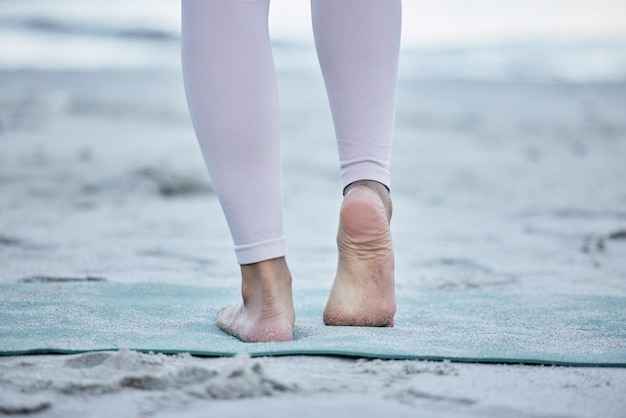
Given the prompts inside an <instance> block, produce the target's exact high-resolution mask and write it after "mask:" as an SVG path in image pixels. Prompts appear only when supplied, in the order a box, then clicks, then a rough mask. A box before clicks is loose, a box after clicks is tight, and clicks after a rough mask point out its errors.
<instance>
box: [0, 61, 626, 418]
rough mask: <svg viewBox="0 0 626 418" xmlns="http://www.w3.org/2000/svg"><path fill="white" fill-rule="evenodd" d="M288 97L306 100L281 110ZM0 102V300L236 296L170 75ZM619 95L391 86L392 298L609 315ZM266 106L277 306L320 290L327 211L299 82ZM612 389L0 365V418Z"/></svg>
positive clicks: (595, 399)
mask: <svg viewBox="0 0 626 418" xmlns="http://www.w3.org/2000/svg"><path fill="white" fill-rule="evenodd" d="M306 77H310V79H309V83H308V84H307V85H308V86H309V87H307V90H306V93H307V96H308V97H309V98H310V100H308V101H302V100H298V97H299V96H300V95H301V94H302V89H301V88H299V87H298V86H299V84H300V82H301V80H302V79H303V78H306ZM0 80H1V82H0V83H1V85H0V89H1V90H2V92H3V94H2V96H1V97H2V98H1V99H0V108H1V109H2V113H1V122H2V124H1V125H2V131H1V132H0V140H1V141H2V143H3V147H2V148H3V152H2V154H0V195H1V196H2V199H1V200H0V205H1V208H0V210H1V213H2V217H1V218H0V231H1V233H0V263H1V265H2V269H1V270H0V280H2V281H3V282H15V281H18V280H22V279H24V278H32V277H40V278H46V277H47V278H53V279H54V278H86V277H100V278H104V279H106V280H108V281H112V282H122V283H132V282H145V281H160V282H168V283H177V284H193V285H202V286H212V285H224V284H225V283H232V286H233V287H237V286H238V283H237V266H236V264H235V262H234V256H233V254H232V251H231V249H230V245H229V244H230V241H229V240H230V238H229V236H228V232H227V230H226V226H225V223H224V221H223V219H222V216H221V213H220V210H219V206H218V203H217V201H216V199H215V196H214V195H213V193H212V188H211V185H210V183H209V181H208V179H207V176H206V174H205V169H204V166H203V163H202V161H201V158H200V155H199V152H198V149H197V144H196V142H195V138H194V135H193V132H192V128H191V125H190V123H189V120H188V116H187V113H186V107H185V102H184V97H183V93H182V88H181V80H180V75H179V73H177V72H176V71H165V70H163V71H100V72H98V71H66V72H64V71H15V72H13V71H5V72H4V73H3V74H2V77H0ZM625 93H626V84H622V83H614V84H598V83H594V84H589V85H581V84H578V85H577V84H563V83H560V84H529V83H526V84H524V83H518V84H516V83H498V82H493V83H487V82H463V81H457V82H451V81H440V82H437V81H429V82H424V81H420V80H411V79H409V78H404V79H402V80H401V82H400V97H399V103H398V117H397V133H396V138H397V139H396V142H395V144H394V191H393V196H394V202H395V206H396V209H395V214H394V216H395V217H394V220H393V223H392V227H393V231H394V238H395V246H396V251H397V280H398V283H397V291H398V292H399V293H403V294H409V295H410V294H411V293H412V292H420V291H424V290H446V291H450V292H480V291H490V292H510V293H520V292H537V293H542V294H545V293H548V294H549V293H554V294H562V293H567V294H572V293H574V294H598V295H603V294H607V295H625V294H626V281H625V280H624V279H625V275H626V257H625V255H626V240H625V239H624V232H625V230H626V212H625V211H624V203H625V202H626V194H625V193H626V189H625V188H624V186H623V184H622V181H621V180H620V179H623V178H625V176H626V166H624V164H623V156H624V155H626V154H625V152H626V149H625V148H626V141H625V138H624V135H625V134H626V118H624V117H623V114H622V113H621V112H620V109H624V108H625V105H626V94H625ZM281 94H282V96H281V98H282V100H283V113H284V117H283V121H284V126H283V136H284V154H285V208H286V209H285V210H286V230H287V234H288V237H289V249H290V253H289V257H290V264H291V267H292V269H293V272H294V277H295V287H296V289H304V288H315V289H318V288H319V289H328V288H329V287H330V283H331V280H332V276H333V272H334V267H335V249H334V233H335V228H336V211H337V208H338V204H339V197H340V194H339V192H338V190H339V182H338V176H337V169H336V167H335V163H334V158H330V157H329V156H334V155H335V153H336V151H335V149H334V140H333V137H332V125H331V124H330V120H329V114H328V111H327V110H326V109H325V106H326V103H325V98H324V92H323V89H322V84H321V80H320V79H319V76H317V75H315V74H314V73H306V74H305V73H301V72H289V71H285V72H284V73H283V74H281ZM418 98H419V100H418ZM39 280H41V281H42V282H43V281H45V280H43V279H39ZM229 302H230V301H225V304H226V303H229ZM400 309H401V307H400ZM211 320H212V318H207V321H211ZM546 332H549V330H546ZM624 389H626V371H625V370H623V369H611V368H565V367H537V366H523V365H479V364H460V363H432V362H420V361H383V360H365V359H351V358H332V357H278V358H258V359H250V358H247V357H245V356H244V357H237V358H194V357H191V356H186V355H178V356H165V355H160V354H140V353H136V352H131V351H126V350H122V351H120V352H115V353H87V354H82V355H71V356H26V357H24V356H20V357H3V358H0V411H2V412H3V413H5V414H13V413H17V414H33V415H36V416H45V417H56V416H68V415H83V416H111V415H118V416H129V417H130V416H187V417H194V416H206V415H207V414H217V415H218V416H244V415H249V414H250V413H252V412H253V411H258V410H259V408H262V411H263V416H269V415H275V416H291V415H293V414H294V413H298V414H304V415H305V416H319V415H321V414H326V415H328V416H340V415H341V416H344V415H349V416H375V415H380V414H382V413H386V414H389V413H392V414H394V415H397V416H416V415H418V416H422V415H423V416H458V415H464V416H580V417H592V416H614V417H617V416H624V411H625V410H626V402H625V401H624V398H623V393H624ZM307 414H308V415H307Z"/></svg>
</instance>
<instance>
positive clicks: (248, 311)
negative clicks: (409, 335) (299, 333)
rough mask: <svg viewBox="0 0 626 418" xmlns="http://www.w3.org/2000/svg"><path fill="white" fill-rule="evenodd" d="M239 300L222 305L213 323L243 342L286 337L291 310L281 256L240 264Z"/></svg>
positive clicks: (288, 336) (290, 334) (291, 321)
mask: <svg viewBox="0 0 626 418" xmlns="http://www.w3.org/2000/svg"><path fill="white" fill-rule="evenodd" d="M241 277H242V282H241V294H242V296H243V302H240V303H238V304H235V305H232V306H229V307H228V308H225V309H222V310H221V311H220V312H219V313H218V315H217V325H218V326H219V327H220V328H221V329H223V330H224V331H226V332H227V333H229V334H231V335H233V336H235V337H237V338H239V339H241V340H242V341H246V342H269V341H290V340H292V339H293V326H294V320H295V313H294V308H293V300H292V296H291V274H290V273H289V268H288V267H287V263H286V261H285V258H284V257H281V258H275V259H272V260H267V261H262V262H260V263H254V264H246V265H243V266H241Z"/></svg>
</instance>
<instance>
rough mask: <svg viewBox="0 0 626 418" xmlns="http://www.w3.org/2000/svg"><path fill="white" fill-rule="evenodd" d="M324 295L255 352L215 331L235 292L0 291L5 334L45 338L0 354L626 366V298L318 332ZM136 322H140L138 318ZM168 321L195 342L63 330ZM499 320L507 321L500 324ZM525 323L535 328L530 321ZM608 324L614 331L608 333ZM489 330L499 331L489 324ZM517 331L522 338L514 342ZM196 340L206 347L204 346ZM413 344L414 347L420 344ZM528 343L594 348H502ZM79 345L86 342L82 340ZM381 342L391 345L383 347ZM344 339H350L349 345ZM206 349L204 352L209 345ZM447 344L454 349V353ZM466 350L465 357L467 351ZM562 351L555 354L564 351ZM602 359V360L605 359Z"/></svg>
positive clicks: (565, 299)
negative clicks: (292, 331) (72, 323)
mask: <svg viewBox="0 0 626 418" xmlns="http://www.w3.org/2000/svg"><path fill="white" fill-rule="evenodd" d="M326 295H327V291H325V290H311V291H303V292H296V295H295V297H296V311H297V313H298V317H299V319H298V320H297V322H296V336H295V338H296V340H295V341H292V342H287V343H254V344H249V343H242V342H240V341H237V340H236V339H234V338H233V337H230V336H228V335H226V334H225V333H223V332H221V331H219V330H218V329H217V327H215V325H213V323H212V322H213V318H214V315H215V312H216V311H217V309H218V308H219V307H220V306H223V305H226V304H228V303H230V302H232V301H234V300H237V298H238V294H237V291H236V290H235V289H223V288H218V289H214V288H208V287H191V286H177V285H164V284H156V283H153V284H149V283H148V284H133V285H126V284H115V283H106V282H105V283H88V284H87V283H72V284H70V283H63V284H58V283H54V284H42V283H36V284H23V283H21V284H0V308H2V309H0V335H2V334H3V333H7V330H9V331H10V330H11V329H13V330H14V331H15V330H16V329H15V328H11V326H10V324H7V321H10V319H11V318H9V317H8V316H7V315H9V316H10V315H11V313H9V314H6V313H5V312H6V311H7V309H8V310H9V311H11V309H13V311H12V312H13V318H14V319H15V318H18V317H19V316H20V315H22V316H28V315H32V318H30V322H29V320H24V318H23V317H19V320H20V321H21V325H22V326H26V327H27V328H26V331H25V332H23V334H24V335H26V336H28V335H29V332H28V331H29V330H31V331H32V332H39V333H41V332H43V337H44V339H43V340H37V339H36V338H35V339H34V341H30V342H27V343H26V344H25V346H24V347H19V348H18V347H16V346H13V347H8V346H6V344H5V343H3V342H2V340H3V339H4V338H0V355H24V354H75V353H84V352H89V351H103V350H106V351H110V350H118V349H121V348H127V349H131V350H136V351H141V352H159V353H165V354H175V353H190V354H192V355H198V356H233V355H237V354H241V353H247V354H249V355H250V356H254V357H260V356H284V355H330V356H347V357H364V358H381V359H417V360H448V361H455V362H479V363H509V364H538V365H541V364H543V365H559V366H593V367H626V319H624V318H626V298H625V297H614V296H574V295H569V296H568V295H552V296H545V295H506V294H481V293H466V292H458V293H445V292H425V293H421V294H419V295H418V296H416V297H415V298H402V297H401V298H399V300H398V305H399V309H398V314H397V316H396V327H395V328H370V329H363V328H360V329H359V328H352V327H325V326H324V325H322V324H321V310H322V308H323V306H324V303H325V298H326ZM298 301H300V302H299V303H298ZM514 302H515V303H514ZM94 305H95V306H94ZM46 309H47V310H48V311H47V312H48V313H50V312H53V313H56V314H58V315H59V316H63V315H65V317H63V318H61V319H58V321H56V322H55V319H54V318H52V319H51V318H49V317H48V318H47V319H46ZM42 311H43V313H42ZM436 311H439V313H437V312H436ZM138 313H139V314H140V315H137V314H138ZM155 313H156V315H157V316H155ZM172 314H176V315H178V316H179V318H178V319H177V320H175V321H172V322H170V323H167V324H165V325H164V326H163V328H164V329H166V328H167V325H168V324H169V325H171V326H174V327H178V328H185V326H187V328H189V325H191V332H190V330H189V329H187V331H180V332H179V333H176V332H175V336H176V337H178V336H181V337H182V339H183V340H184V339H187V340H188V341H190V343H189V344H188V345H186V346H185V344H184V343H183V347H180V346H177V344H176V343H168V342H167V341H166V340H167V339H168V338H172V335H171V334H169V335H167V334H164V335H161V336H159V335H156V336H154V335H147V337H148V339H149V338H153V340H154V339H155V341H157V342H152V343H144V344H142V343H141V342H140V340H141V338H138V339H135V340H134V341H133V338H130V339H127V340H126V341H124V336H127V337H128V336H131V337H132V335H131V334H132V333H133V332H134V328H132V327H131V328H129V329H128V330H126V331H124V332H125V333H126V334H124V332H122V337H119V338H118V339H117V340H116V341H115V342H113V341H109V342H108V343H106V342H103V341H102V340H98V337H101V336H102V333H103V332H106V331H102V332H98V331H94V330H93V329H90V328H88V327H86V326H84V330H82V329H81V330H80V331H76V330H73V331H67V330H66V329H64V328H63V327H64V326H67V321H68V318H69V319H72V318H73V319H74V320H76V321H78V323H80V320H81V319H83V320H84V316H85V315H87V316H89V315H91V316H92V317H93V318H96V319H97V320H102V318H101V317H102V316H104V317H107V316H109V317H110V318H109V319H110V321H109V320H104V321H101V322H102V323H104V324H105V325H107V326H111V325H113V328H111V329H113V330H116V328H117V327H119V326H120V325H125V323H124V321H126V320H127V319H128V318H133V319H135V320H137V318H139V319H140V320H143V319H145V318H144V316H145V317H146V318H148V321H147V323H146V324H147V325H146V326H145V327H141V326H138V329H140V330H141V331H142V332H143V331H145V330H146V329H148V330H149V331H150V327H152V326H157V325H163V324H161V323H160V322H159V321H161V316H163V315H165V316H168V315H172ZM16 315H17V316H16ZM142 315H143V316H142ZM572 315H573V316H572ZM524 316H525V317H524ZM579 316H580V318H578V317H579ZM190 317H192V318H190ZM502 317H505V318H504V320H503V319H502ZM520 317H522V318H520ZM535 317H539V318H540V319H541V318H543V319H544V320H547V322H541V321H539V325H540V326H541V325H543V326H545V325H550V324H552V325H554V324H555V322H553V319H554V318H553V317H556V318H557V321H556V324H557V325H560V326H565V327H569V329H570V331H569V333H567V332H565V333H564V332H562V331H561V332H559V330H558V329H545V330H541V329H539V330H537V329H533V328H532V326H533V325H536V324H533V323H532V320H533V318H535ZM93 318H91V319H93ZM155 318H158V320H155ZM550 318H553V319H552V320H551V319H550ZM559 318H561V319H563V318H564V320H563V321H561V322H559V320H558V319H559ZM529 320H530V321H531V322H528V321H529ZM150 321H152V322H150ZM155 321H156V322H155ZM607 321H609V322H610V323H609V324H608V325H607V323H606V322H607ZM87 322H88V321H87ZM483 322H489V323H493V324H489V325H488V324H486V323H483ZM498 322H500V323H498ZM44 324H45V325H44ZM181 324H182V325H181ZM15 325H17V324H15ZM50 325H53V326H52V328H54V326H56V327H57V328H56V330H57V331H58V332H57V331H52V332H51V335H48V336H46V334H45V332H46V331H48V332H50V331H49V330H47V329H46V327H48V326H50ZM83 325H84V324H83ZM28 327H32V328H28ZM481 327H482V328H481ZM512 327H513V328H514V329H513V331H514V332H513V333H512V336H511V335H509V332H508V331H509V330H510V329H511V328H512ZM515 327H517V328H515ZM476 328H481V329H480V332H479V333H478V334H479V335H478V336H474V335H468V334H472V331H473V330H475V329H476ZM103 329H106V327H104V328H103ZM83 331H84V332H86V333H89V332H91V333H92V336H93V337H94V339H93V340H91V339H87V340H85V341H88V343H84V344H83V345H82V346H81V343H80V342H79V344H78V347H76V346H72V341H73V340H74V339H75V337H76V338H77V336H76V335H75V334H78V333H79V332H83ZM543 331H545V332H543ZM63 332H65V333H66V334H67V333H68V332H69V334H68V335H69V336H68V335H64V334H63ZM515 332H517V333H518V335H515ZM520 332H521V334H520ZM589 332H593V333H595V334H593V335H592V337H593V338H590V337H589V335H587V334H588V333H589ZM18 333H19V332H18ZM72 333H73V334H72ZM149 333H150V332H149ZM524 333H526V334H524ZM156 334H158V332H156ZM544 334H545V335H546V337H545V338H544V337H543V335H544ZM553 334H554V335H553ZM7 335H8V334H7ZM59 335H62V337H59ZM90 335H91V334H90ZM198 335H200V338H201V339H202V343H200V344H199V343H198ZM416 335H417V338H415V337H416ZM525 335H527V336H528V337H529V338H531V339H532V338H534V339H535V340H537V339H539V341H543V342H544V343H546V344H547V345H550V342H552V343H554V338H552V337H553V336H554V337H556V339H557V340H558V338H562V339H563V338H564V337H571V336H572V335H573V336H574V337H579V338H580V337H584V338H582V339H581V341H582V342H583V343H591V346H590V347H588V348H590V350H589V352H586V351H585V350H586V348H587V347H585V346H581V347H579V352H577V353H574V354H572V353H571V352H569V351H570V349H571V344H569V345H568V344H567V341H563V343H564V344H565V346H566V348H567V349H566V350H565V351H564V352H558V351H557V352H555V353H550V352H541V349H542V347H537V346H536V345H538V344H535V345H532V344H531V345H529V346H528V347H525V346H523V345H522V346H521V348H514V347H513V348H511V347H509V346H507V345H506V344H501V345H500V346H499V347H498V346H497V345H498V342H499V341H500V340H502V338H504V340H506V339H507V338H509V340H510V341H511V342H512V343H513V345H515V344H519V343H520V342H524V339H525ZM80 336H81V335H78V337H80ZM398 336H399V337H398ZM82 337H83V339H84V336H82ZM192 337H195V338H196V339H194V338H192ZM407 337H408V338H407ZM596 337H598V338H596ZM46 338H48V340H46ZM420 338H423V340H420ZM542 338H543V340H542ZM602 338H604V340H605V341H604V340H602ZM18 339H19V338H18ZM78 339H79V340H80V338H78ZM385 339H391V340H392V341H391V343H390V344H387V345H385V341H384V340H385ZM394 339H395V340H394ZM481 339H482V340H481ZM337 340H339V341H337ZM346 340H348V341H347V343H346ZM544 340H545V341H544ZM68 341H69V342H68ZM138 341H139V342H138ZM205 341H206V344H204V342H205ZM125 342H126V343H125ZM557 342H558V341H557ZM372 343H375V344H374V346H372V345H371V344H372ZM446 343H448V345H449V346H452V349H451V348H450V347H449V346H448V345H446ZM376 344H378V345H376ZM393 344H395V346H394V345H393ZM464 344H465V347H466V348H463V346H464ZM489 344H491V345H494V344H495V345H496V348H493V349H487V350H485V349H484V346H488V345H489ZM544 345H545V344H544ZM574 345H575V344H574ZM398 346H400V347H399V348H398ZM556 346H557V347H558V344H556ZM467 347H469V348H467ZM487 348H489V347H487ZM533 350H534V352H533ZM537 350H539V351H538V352H537ZM593 350H595V351H596V352H595V354H593V353H591V351H593ZM598 350H600V351H601V352H600V353H599V354H598ZM602 350H604V351H602Z"/></svg>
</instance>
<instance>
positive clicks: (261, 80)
mask: <svg viewBox="0 0 626 418" xmlns="http://www.w3.org/2000/svg"><path fill="white" fill-rule="evenodd" d="M400 2H401V0H311V10H312V15H313V31H314V35H315V46H316V49H317V55H318V58H319V62H320V66H321V68H322V73H323V75H324V81H325V83H326V90H327V93H328V99H329V102H330V107H331V111H332V115H333V122H334V126H335V134H336V137H337V145H338V148H339V159H340V169H341V180H342V183H343V186H344V187H345V186H347V185H349V184H350V183H353V182H355V181H357V180H375V181H378V182H380V183H382V184H384V185H386V186H387V187H389V185H390V175H389V158H390V149H391V138H392V131H393V121H394V112H395V95H396V79H397V70H398V52H399V46H400V26H401V23H400V22H401V4H400ZM268 11H269V0H182V63H183V77H184V82H185V91H186V94H187V101H188V104H189V109H190V113H191V118H192V120H193V125H194V128H195V131H196V135H197V137H198V141H199V143H200V147H201V149H202V154H203V156H204V160H205V162H206V165H207V168H208V171H209V174H210V176H211V180H212V182H213V185H214V187H215V191H216V193H217V196H218V198H219V201H220V203H221V205H222V209H223V211H224V214H225V215H226V220H227V222H228V226H229V228H230V232H231V235H232V237H233V241H234V244H235V253H236V255H237V261H238V263H239V264H250V263H255V262H259V261H263V260H268V259H271V258H277V257H281V256H284V255H285V253H286V244H285V237H284V233H283V213H282V172H281V165H282V163H281V151H280V132H279V130H280V129H279V128H280V127H279V105H278V88H277V82H276V74H275V69H274V62H273V58H272V50H271V44H270V37H269V31H268Z"/></svg>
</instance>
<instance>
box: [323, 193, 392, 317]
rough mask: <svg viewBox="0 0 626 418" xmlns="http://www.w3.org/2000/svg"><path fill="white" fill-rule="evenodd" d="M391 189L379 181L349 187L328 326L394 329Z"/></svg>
mask: <svg viewBox="0 0 626 418" xmlns="http://www.w3.org/2000/svg"><path fill="white" fill-rule="evenodd" d="M391 211H392V209H391V199H390V197H389V191H388V190H387V188H386V187H385V186H383V185H382V184H380V183H378V182H375V181H359V182H356V183H353V184H352V185H350V186H348V188H347V190H346V194H345V196H344V200H343V204H342V206H341V212H340V222H339V230H338V233H337V246H338V250H339V261H338V265H337V275H336V276H335V281H334V283H333V287H332V289H331V292H330V296H329V298H328V302H327V304H326V309H325V311H324V323H325V324H326V325H347V326H369V327H384V326H393V324H394V319H393V318H394V315H395V312H396V298H395V285H394V254H393V247H392V240H391V231H390V228H389V222H390V220H391Z"/></svg>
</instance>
